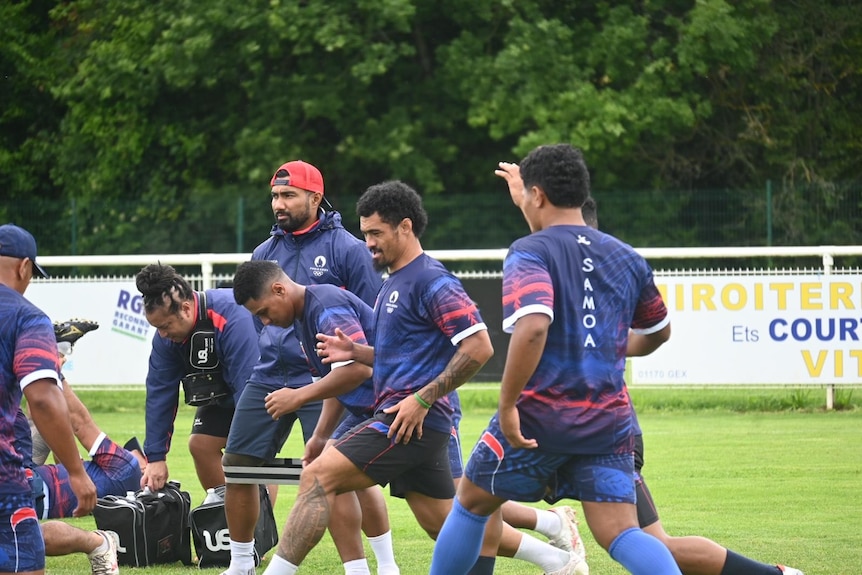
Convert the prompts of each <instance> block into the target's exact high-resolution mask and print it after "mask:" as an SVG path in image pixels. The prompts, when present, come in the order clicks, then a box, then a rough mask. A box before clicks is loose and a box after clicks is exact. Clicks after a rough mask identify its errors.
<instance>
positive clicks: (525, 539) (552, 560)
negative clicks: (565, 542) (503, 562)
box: [513, 513, 569, 573]
mask: <svg viewBox="0 0 862 575" xmlns="http://www.w3.org/2000/svg"><path fill="white" fill-rule="evenodd" d="M551 515H553V516H554V517H555V518H556V517H557V516H556V514H554V513H551ZM513 557H514V558H515V559H520V560H521V561H528V562H530V563H532V564H533V565H536V566H538V567H541V569H542V571H544V572H545V573H553V572H554V571H559V570H560V569H562V568H563V567H565V566H566V564H567V563H568V562H569V554H568V553H566V552H565V551H563V550H562V549H557V548H556V547H553V546H551V545H549V544H548V543H545V542H544V541H540V540H538V539H536V538H535V537H533V536H532V535H528V534H527V533H523V534H522V535H521V543H520V545H518V550H517V551H515V555H514V556H513Z"/></svg>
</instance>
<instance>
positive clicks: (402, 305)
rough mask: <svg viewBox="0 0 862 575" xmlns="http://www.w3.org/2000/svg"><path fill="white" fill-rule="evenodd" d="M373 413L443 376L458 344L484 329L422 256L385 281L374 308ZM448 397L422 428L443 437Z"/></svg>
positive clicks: (465, 300) (470, 305) (455, 287)
mask: <svg viewBox="0 0 862 575" xmlns="http://www.w3.org/2000/svg"><path fill="white" fill-rule="evenodd" d="M374 316H375V329H376V333H375V337H374V375H373V376H372V377H373V380H374V391H375V393H376V394H377V406H376V408H375V410H376V411H380V410H382V409H386V408H387V407H390V406H392V405H395V404H396V403H398V402H399V401H401V400H402V399H404V398H405V397H407V396H408V395H411V394H413V393H414V392H416V391H418V390H420V389H421V388H423V387H424V386H425V385H427V384H428V383H429V382H431V381H432V380H433V379H434V378H435V377H437V376H438V375H439V374H441V373H442V372H443V370H444V369H445V367H446V365H447V364H448V363H449V361H450V360H451V359H452V357H453V356H454V355H455V351H456V350H457V345H458V343H460V342H461V341H462V340H463V339H464V338H466V337H469V336H471V335H473V334H474V333H477V332H479V331H482V330H485V329H487V328H486V326H485V323H484V322H483V321H482V316H481V315H480V314H479V308H478V307H477V306H476V304H475V303H474V302H473V300H471V299H470V297H469V296H468V295H467V293H466V292H465V291H464V287H463V286H462V285H461V282H460V281H459V280H458V278H456V277H455V276H454V275H452V274H451V273H449V271H448V270H447V269H446V268H445V267H443V264H441V263H440V262H438V261H437V260H435V259H433V258H431V257H429V256H428V255H427V254H422V255H420V256H419V257H418V258H416V259H415V260H413V261H412V262H410V263H409V264H407V265H406V266H404V267H403V268H401V269H400V270H398V271H396V272H395V273H393V274H391V275H390V276H389V279H387V280H386V282H384V284H383V287H381V288H380V293H379V294H378V295H377V302H376V303H375V304H374ZM451 401H452V399H451V397H450V396H445V397H441V398H440V399H438V400H437V401H435V402H434V403H433V404H432V406H431V409H430V410H429V412H428V415H427V416H426V417H425V421H424V423H423V426H424V427H426V428H428V429H434V430H436V431H442V432H443V433H447V434H448V433H449V432H450V431H451V428H452V410H453V408H452V404H451Z"/></svg>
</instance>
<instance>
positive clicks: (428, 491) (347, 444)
mask: <svg viewBox="0 0 862 575" xmlns="http://www.w3.org/2000/svg"><path fill="white" fill-rule="evenodd" d="M394 419H395V414H394V413H389V414H387V413H382V412H381V413H378V414H377V415H375V416H374V417H373V418H371V419H366V420H365V421H363V422H362V423H360V424H359V425H357V426H356V427H354V428H353V429H351V430H350V431H348V432H347V433H345V434H344V435H343V436H342V437H341V439H339V440H338V442H336V444H335V448H336V449H337V450H338V451H340V452H341V453H342V454H343V455H344V456H345V457H347V458H348V459H349V460H350V461H351V462H352V463H353V464H354V465H355V466H356V467H358V468H359V469H360V470H361V471H362V472H363V473H365V474H366V475H368V476H369V477H370V478H371V479H373V480H374V481H375V482H376V483H378V484H380V485H387V484H389V492H390V494H391V495H392V496H394V497H402V498H403V497H404V496H405V495H406V494H407V492H409V491H415V492H416V493H421V494H422V495H427V496H428V497H432V498H434V499H452V498H453V497H454V496H455V484H454V483H452V472H451V470H450V469H449V437H450V434H448V433H441V432H439V431H433V430H429V429H426V430H425V431H424V432H423V433H422V438H421V439H418V438H416V437H414V438H413V439H411V440H410V443H408V444H407V445H404V443H395V442H394V440H393V439H390V438H388V437H386V434H387V433H389V424H391V423H392V421H393V420H394Z"/></svg>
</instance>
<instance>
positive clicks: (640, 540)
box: [608, 527, 682, 575]
mask: <svg viewBox="0 0 862 575" xmlns="http://www.w3.org/2000/svg"><path fill="white" fill-rule="evenodd" d="M608 553H610V555H611V557H612V558H613V559H614V561H617V562H618V563H620V564H621V565H622V566H623V567H625V568H626V569H627V570H628V571H629V573H632V575H682V572H681V571H680V570H679V567H677V564H676V561H674V560H673V555H671V554H670V551H669V550H668V548H667V547H665V546H664V543H662V542H661V541H659V540H658V539H656V538H655V537H653V536H652V535H648V534H646V533H644V532H643V531H641V530H640V529H638V528H637V527H632V528H630V529H626V530H625V531H623V532H622V533H620V534H619V535H617V537H616V539H614V540H613V541H612V542H611V546H610V547H609V548H608Z"/></svg>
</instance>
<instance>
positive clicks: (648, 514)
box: [635, 435, 658, 529]
mask: <svg viewBox="0 0 862 575" xmlns="http://www.w3.org/2000/svg"><path fill="white" fill-rule="evenodd" d="M643 466H644V438H643V435H635V494H636V496H637V509H638V525H640V527H641V529H643V528H644V527H647V526H649V525H652V524H653V523H655V522H656V521H658V510H657V509H656V508H655V501H653V500H652V494H651V493H650V492H649V487H647V484H646V481H645V480H644V478H643V475H641V470H642V469H643Z"/></svg>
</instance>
